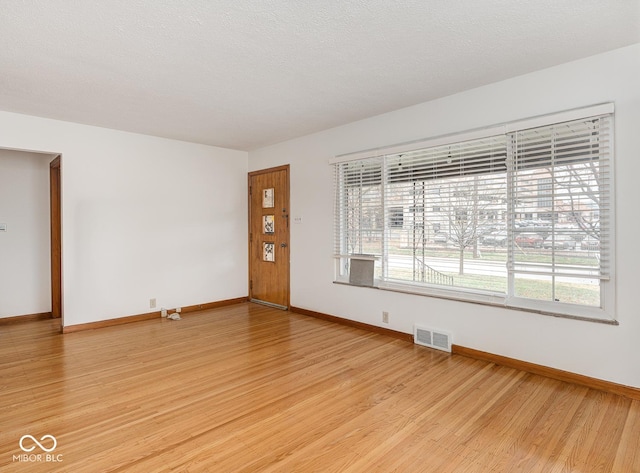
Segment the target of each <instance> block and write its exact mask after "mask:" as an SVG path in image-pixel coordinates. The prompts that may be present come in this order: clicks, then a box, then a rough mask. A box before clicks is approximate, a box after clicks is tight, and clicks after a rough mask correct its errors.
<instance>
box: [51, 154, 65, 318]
mask: <svg viewBox="0 0 640 473" xmlns="http://www.w3.org/2000/svg"><path fill="white" fill-rule="evenodd" d="M49 184H50V185H49V195H50V198H49V206H50V210H51V222H50V225H51V315H52V316H53V317H55V318H58V317H61V316H62V241H61V240H62V238H61V233H62V228H61V214H60V207H61V202H60V156H58V157H57V158H55V159H54V160H53V161H51V163H50V164H49Z"/></svg>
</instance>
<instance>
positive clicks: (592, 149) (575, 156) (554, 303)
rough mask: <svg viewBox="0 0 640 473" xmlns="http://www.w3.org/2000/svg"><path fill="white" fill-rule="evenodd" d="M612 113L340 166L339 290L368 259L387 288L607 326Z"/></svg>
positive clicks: (513, 127) (508, 128)
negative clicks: (355, 263) (600, 320)
mask: <svg viewBox="0 0 640 473" xmlns="http://www.w3.org/2000/svg"><path fill="white" fill-rule="evenodd" d="M608 108H609V107H607V106H606V105H605V106H597V107H595V109H596V110H595V111H596V112H597V113H598V114H597V115H589V114H588V113H581V112H580V111H578V112H576V111H570V112H564V113H563V114H561V115H558V117H559V119H558V120H560V119H561V120H562V121H558V122H554V117H542V118H540V117H536V118H535V119H528V120H526V121H522V122H520V123H521V124H525V125H526V128H522V129H520V128H518V126H517V125H518V124H517V123H516V124H513V123H512V124H507V125H504V126H501V127H500V128H499V129H498V128H497V127H494V128H492V131H493V132H498V130H502V132H500V133H499V134H496V135H493V136H486V133H477V132H473V133H470V134H468V135H466V136H461V137H460V139H459V140H458V141H456V140H455V139H452V138H451V137H450V136H448V137H447V138H446V140H442V139H437V140H435V142H437V143H438V144H436V145H434V146H428V145H427V146H423V147H420V148H417V149H413V150H411V149H407V147H406V146H396V147H394V148H393V149H392V150H390V151H391V152H387V153H385V154H382V155H379V156H374V157H369V158H358V159H350V160H348V161H344V162H336V163H335V164H334V171H335V174H334V182H335V196H336V198H335V255H336V261H338V265H337V275H336V279H337V280H339V281H345V280H347V279H348V275H349V266H350V260H351V258H353V257H354V256H357V257H358V258H362V257H363V255H368V257H370V258H372V259H374V260H375V269H376V271H375V277H376V280H377V285H378V286H380V287H387V288H391V287H392V288H399V290H408V291H410V292H416V291H417V292H421V293H426V294H436V295H441V294H443V291H444V292H445V293H447V294H448V296H449V297H455V298H460V299H463V300H465V299H469V300H488V299H486V298H487V297H489V298H491V301H492V302H495V301H496V300H500V298H502V300H503V302H504V304H505V305H512V306H516V307H522V308H526V309H532V308H533V309H535V310H538V311H543V312H550V313H559V314H569V315H573V316H585V317H593V316H596V317H598V316H600V315H601V314H602V313H603V311H604V309H605V307H604V303H605V300H606V299H607V298H605V297H603V295H604V293H605V292H606V291H611V290H612V289H611V286H610V285H608V283H609V280H610V279H611V270H612V260H613V258H612V247H611V228H612V215H613V208H612V199H611V176H612V158H613V149H612V147H613V146H612V142H613V140H612V136H613V117H612V113H609V111H608ZM611 111H612V107H611ZM603 112H605V113H603ZM568 117H570V118H571V119H570V120H568V119H567V118H568ZM577 117H578V118H577ZM532 124H535V125H538V124H542V125H541V126H531V125H532ZM469 136H471V137H472V138H471V139H470V138H469ZM465 137H466V138H467V139H464V138H465ZM441 143H444V144H441ZM398 149H401V150H402V151H401V152H398V151H397V150H398ZM365 257H366V256H365ZM483 298H484V299H483ZM608 299H609V301H611V299H612V298H611V297H609V298H608ZM585 307H586V308H588V309H586V310H584V308H585ZM590 309H598V310H592V311H591V312H590ZM608 313H611V311H610V310H609V311H608ZM594 314H596V315H594Z"/></svg>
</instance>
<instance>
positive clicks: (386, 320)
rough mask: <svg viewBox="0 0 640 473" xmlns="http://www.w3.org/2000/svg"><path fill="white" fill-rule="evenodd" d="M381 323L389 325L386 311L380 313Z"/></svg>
mask: <svg viewBox="0 0 640 473" xmlns="http://www.w3.org/2000/svg"><path fill="white" fill-rule="evenodd" d="M382 321H383V322H384V323H385V324H388V323H389V312H386V311H384V312H382Z"/></svg>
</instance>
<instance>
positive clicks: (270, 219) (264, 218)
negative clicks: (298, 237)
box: [249, 165, 289, 309]
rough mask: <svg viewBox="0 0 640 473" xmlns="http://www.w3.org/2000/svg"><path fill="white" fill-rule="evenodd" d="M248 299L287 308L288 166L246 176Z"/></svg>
mask: <svg viewBox="0 0 640 473" xmlns="http://www.w3.org/2000/svg"><path fill="white" fill-rule="evenodd" d="M249 298H250V299H251V300H252V301H253V302H260V303H265V304H268V305H271V306H274V307H278V308H281V309H287V308H288V307H289V166H288V165H287V166H280V167H277V168H271V169H265V170H262V171H255V172H251V173H249Z"/></svg>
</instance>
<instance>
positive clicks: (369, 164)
mask: <svg viewBox="0 0 640 473" xmlns="http://www.w3.org/2000/svg"><path fill="white" fill-rule="evenodd" d="M334 182H335V196H336V198H335V211H334V216H335V222H334V229H335V238H334V241H335V254H336V255H337V256H339V257H340V259H341V267H340V269H339V271H340V275H341V276H343V277H345V276H348V271H349V264H350V261H349V257H350V256H353V255H371V256H377V257H379V256H380V255H381V253H382V234H383V230H384V222H383V218H384V212H383V207H382V158H381V157H374V158H369V159H362V160H358V161H351V162H346V163H339V164H336V165H335V167H334Z"/></svg>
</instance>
